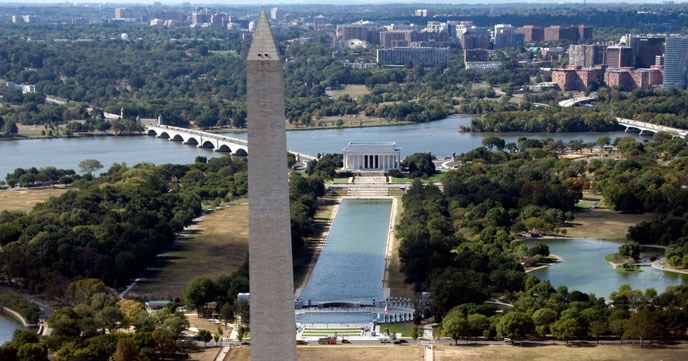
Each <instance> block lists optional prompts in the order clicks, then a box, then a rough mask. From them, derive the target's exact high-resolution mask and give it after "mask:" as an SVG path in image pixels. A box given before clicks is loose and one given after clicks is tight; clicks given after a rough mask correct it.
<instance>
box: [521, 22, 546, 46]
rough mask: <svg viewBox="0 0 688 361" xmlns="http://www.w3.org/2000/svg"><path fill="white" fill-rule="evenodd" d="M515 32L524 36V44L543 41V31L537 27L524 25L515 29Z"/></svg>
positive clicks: (540, 27)
mask: <svg viewBox="0 0 688 361" xmlns="http://www.w3.org/2000/svg"><path fill="white" fill-rule="evenodd" d="M516 31H517V32H519V33H521V34H523V35H524V40H525V42H526V43H538V42H541V41H543V40H545V29H544V28H543V27H542V26H537V25H525V26H521V27H519V28H516Z"/></svg>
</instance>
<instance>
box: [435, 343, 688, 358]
mask: <svg viewBox="0 0 688 361" xmlns="http://www.w3.org/2000/svg"><path fill="white" fill-rule="evenodd" d="M464 360H471V361H472V360H489V361H502V360H503V361H544V360H558V361H567V360H570V361H583V360H595V361H601V360H609V361H613V360H619V361H626V360H634V361H635V360H638V361H640V360H648V361H649V360H653V361H656V360H663V361H682V360H688V347H687V346H686V345H679V346H666V347H661V348H654V347H644V348H641V347H639V346H625V345H624V346H621V345H602V346H596V345H589V347H567V346H560V345H557V346H554V345H552V346H538V347H515V346H510V345H489V346H470V347H465V346H461V345H459V346H458V347H456V346H439V347H437V348H436V350H435V361H464Z"/></svg>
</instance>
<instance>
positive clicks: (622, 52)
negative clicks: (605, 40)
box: [606, 46, 633, 68]
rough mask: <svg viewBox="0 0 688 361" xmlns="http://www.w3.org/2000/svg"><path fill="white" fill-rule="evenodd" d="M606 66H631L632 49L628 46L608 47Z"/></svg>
mask: <svg viewBox="0 0 688 361" xmlns="http://www.w3.org/2000/svg"><path fill="white" fill-rule="evenodd" d="M606 54H607V59H606V64H607V66H609V67H610V68H626V67H632V66H633V49H632V48H631V47H630V46H608V47H607V51H606Z"/></svg>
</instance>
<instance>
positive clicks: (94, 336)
mask: <svg viewBox="0 0 688 361" xmlns="http://www.w3.org/2000/svg"><path fill="white" fill-rule="evenodd" d="M67 293H68V297H67V298H66V299H65V302H66V303H67V306H66V307H63V308H60V309H58V310H57V311H55V313H53V314H52V315H51V316H50V319H49V320H48V322H49V324H50V328H51V329H52V332H51V334H50V336H47V337H43V338H40V339H39V336H38V335H37V334H36V333H35V332H34V331H31V330H17V331H15V332H14V335H13V338H12V341H10V342H8V343H6V344H4V345H2V346H0V358H1V359H2V360H3V361H15V360H16V361H23V360H47V359H48V353H51V354H53V355H55V356H56V357H57V358H58V359H60V360H93V361H98V360H102V361H107V360H116V361H137V360H138V361H147V360H150V361H154V360H164V359H166V358H169V357H172V356H173V355H174V354H175V353H176V352H177V350H179V351H182V352H184V350H186V349H188V348H192V347H193V343H192V339H189V338H184V337H182V331H183V330H184V329H185V328H186V327H188V322H187V321H186V318H185V317H184V314H182V313H176V312H175V308H176V305H175V304H171V305H170V307H167V308H163V309H162V310H159V311H156V312H153V313H149V312H147V311H146V310H145V309H144V305H143V303H141V302H138V301H134V300H126V299H125V300H118V299H117V297H116V295H114V294H113V293H112V292H111V291H110V290H109V289H108V288H107V287H106V286H105V284H104V283H103V282H102V281H100V280H96V279H88V278H85V279H80V280H76V281H74V282H71V283H70V284H69V285H68V286H67ZM130 328H131V331H130Z"/></svg>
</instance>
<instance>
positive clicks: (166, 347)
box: [151, 328, 176, 360]
mask: <svg viewBox="0 0 688 361" xmlns="http://www.w3.org/2000/svg"><path fill="white" fill-rule="evenodd" d="M151 339H152V340H153V342H154V343H155V346H156V347H157V349H158V352H159V353H160V358H161V359H163V360H164V359H165V357H167V355H171V354H172V353H174V351H175V350H176V346H175V344H174V339H173V338H172V335H170V333H169V332H168V331H166V330H164V329H161V328H156V329H155V331H153V333H151Z"/></svg>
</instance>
